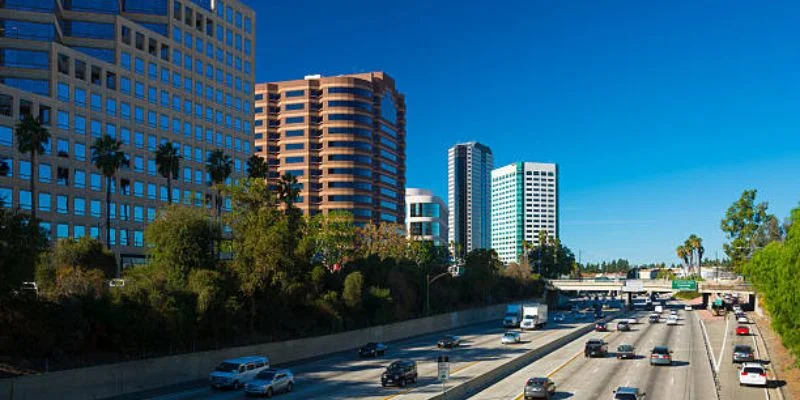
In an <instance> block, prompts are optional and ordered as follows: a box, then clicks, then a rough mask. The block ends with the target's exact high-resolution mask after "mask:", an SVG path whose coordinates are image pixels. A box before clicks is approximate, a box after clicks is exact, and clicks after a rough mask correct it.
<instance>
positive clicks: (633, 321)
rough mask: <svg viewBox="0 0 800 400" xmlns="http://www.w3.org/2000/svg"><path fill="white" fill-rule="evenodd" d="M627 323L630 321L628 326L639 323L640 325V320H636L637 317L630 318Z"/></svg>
mask: <svg viewBox="0 0 800 400" xmlns="http://www.w3.org/2000/svg"><path fill="white" fill-rule="evenodd" d="M627 321H628V324H630V325H633V324H638V323H639V320H638V319H636V317H629V318H628V319H627Z"/></svg>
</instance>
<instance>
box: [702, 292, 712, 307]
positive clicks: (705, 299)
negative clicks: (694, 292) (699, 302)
mask: <svg viewBox="0 0 800 400" xmlns="http://www.w3.org/2000/svg"><path fill="white" fill-rule="evenodd" d="M709 297H711V294H709V293H703V308H704V309H710V308H711V303H710V302H709V301H708V298H709Z"/></svg>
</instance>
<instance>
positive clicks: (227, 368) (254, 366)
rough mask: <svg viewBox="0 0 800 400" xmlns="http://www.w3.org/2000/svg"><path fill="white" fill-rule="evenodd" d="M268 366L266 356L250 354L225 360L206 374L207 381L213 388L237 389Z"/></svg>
mask: <svg viewBox="0 0 800 400" xmlns="http://www.w3.org/2000/svg"><path fill="white" fill-rule="evenodd" d="M267 368H269V359H268V358H267V357H260V356H251V357H239V358H232V359H230V360H225V361H223V362H221V363H220V364H219V365H217V367H216V368H214V371H213V372H211V373H210V374H209V375H208V383H209V384H210V385H211V387H212V388H214V389H220V388H233V389H239V388H240V387H242V386H244V384H245V383H247V382H248V381H250V380H251V379H253V378H254V377H255V376H256V375H257V374H258V373H259V372H261V371H262V370H265V369H267Z"/></svg>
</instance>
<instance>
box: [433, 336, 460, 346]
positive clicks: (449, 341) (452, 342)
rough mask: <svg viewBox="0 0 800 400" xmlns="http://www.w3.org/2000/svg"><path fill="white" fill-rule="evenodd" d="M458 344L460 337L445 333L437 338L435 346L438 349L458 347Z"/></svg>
mask: <svg viewBox="0 0 800 400" xmlns="http://www.w3.org/2000/svg"><path fill="white" fill-rule="evenodd" d="M458 346H461V338H459V337H458V336H453V335H447V336H445V337H443V338H441V339H439V341H438V342H436V347H438V348H440V349H441V348H447V349H452V348H453V347H458Z"/></svg>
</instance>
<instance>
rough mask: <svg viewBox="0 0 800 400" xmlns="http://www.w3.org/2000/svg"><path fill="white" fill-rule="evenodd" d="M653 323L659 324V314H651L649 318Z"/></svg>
mask: <svg viewBox="0 0 800 400" xmlns="http://www.w3.org/2000/svg"><path fill="white" fill-rule="evenodd" d="M647 320H648V321H649V322H650V323H651V324H657V323H658V321H659V318H658V316H657V315H651V316H650V318H648V319H647Z"/></svg>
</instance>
